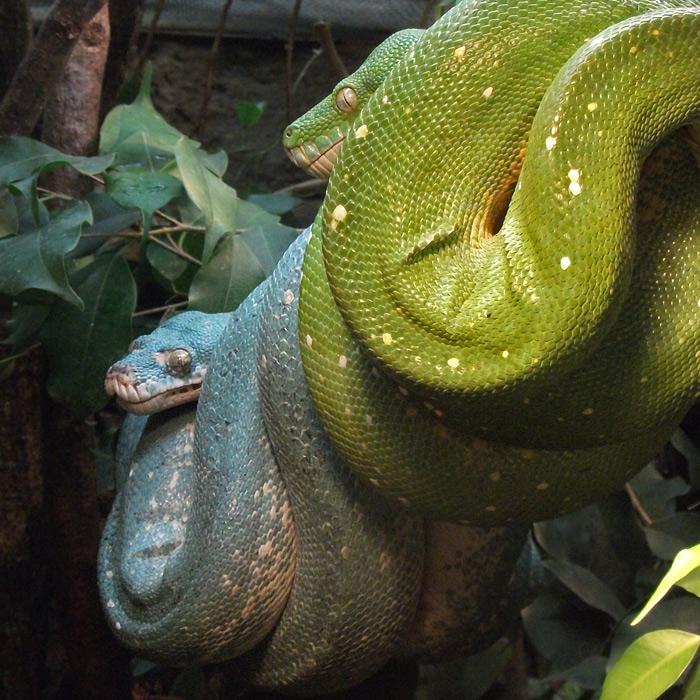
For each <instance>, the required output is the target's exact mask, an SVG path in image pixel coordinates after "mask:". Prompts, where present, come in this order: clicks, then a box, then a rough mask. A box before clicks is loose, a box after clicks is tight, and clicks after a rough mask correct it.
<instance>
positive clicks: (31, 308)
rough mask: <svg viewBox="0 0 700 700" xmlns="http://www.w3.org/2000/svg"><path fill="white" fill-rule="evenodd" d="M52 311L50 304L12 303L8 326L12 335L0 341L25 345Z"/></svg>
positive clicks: (5, 343)
mask: <svg viewBox="0 0 700 700" xmlns="http://www.w3.org/2000/svg"><path fill="white" fill-rule="evenodd" d="M49 311H51V305H50V304H22V303H20V302H15V303H14V304H12V316H11V318H10V319H9V320H8V322H7V324H6V326H7V329H8V330H9V331H10V335H9V336H8V337H7V338H5V340H3V341H0V342H1V343H2V344H3V345H23V344H24V343H26V342H27V341H28V340H29V339H30V338H31V337H32V336H33V335H34V334H35V333H36V332H37V331H38V330H39V328H41V324H42V323H43V322H44V320H45V319H46V317H47V316H48V315H49Z"/></svg>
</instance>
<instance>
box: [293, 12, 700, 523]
mask: <svg viewBox="0 0 700 700" xmlns="http://www.w3.org/2000/svg"><path fill="white" fill-rule="evenodd" d="M699 12H700V10H699V9H698V5H697V3H694V2H656V1H654V2H645V1H642V0H638V1H627V2H619V1H615V2H566V3H556V4H555V3H550V2H542V1H534V0H533V1H530V2H528V1H512V2H486V1H485V2H462V3H460V4H459V5H458V6H457V7H455V8H454V10H453V11H451V12H449V13H448V14H446V15H445V16H444V17H443V18H442V19H440V20H439V21H438V22H436V23H435V25H434V26H433V27H431V28H430V29H429V30H427V31H426V32H425V34H423V35H422V37H421V38H420V39H419V40H418V41H417V42H416V43H415V44H414V46H413V47H412V48H411V49H410V50H409V51H408V53H407V54H405V55H404V56H403V57H402V58H401V59H400V60H399V61H398V62H397V63H396V65H395V66H394V67H393V69H392V70H391V71H390V73H389V75H388V76H387V78H386V79H385V80H384V81H383V82H382V84H381V86H380V87H379V88H378V89H377V90H376V91H375V92H374V93H373V94H372V96H371V98H370V99H369V100H368V101H367V102H366V104H365V105H364V107H362V109H361V111H360V113H359V116H357V121H355V122H353V123H352V127H351V128H350V129H349V130H348V133H347V137H346V138H345V140H344V143H343V146H342V148H341V149H340V152H339V154H338V160H337V164H336V167H335V168H334V169H333V172H332V174H331V177H330V180H329V184H328V189H327V192H326V197H325V200H324V204H323V207H322V209H321V211H320V213H319V216H318V218H317V220H316V222H315V223H314V229H313V230H314V235H313V237H312V240H311V243H310V246H309V250H308V251H307V253H306V257H305V262H304V279H303V283H302V290H301V302H300V311H299V315H300V325H301V334H302V353H303V362H304V368H305V370H306V376H307V379H308V382H309V385H310V388H311V392H312V396H313V399H314V402H315V405H316V407H317V409H318V411H319V414H320V415H321V417H322V420H323V424H324V427H325V428H326V430H327V431H328V433H329V435H330V436H331V439H332V440H333V442H334V444H335V445H336V447H337V448H338V450H339V451H340V453H341V454H342V456H343V457H344V458H345V459H346V460H347V462H348V463H349V464H350V466H351V467H352V468H353V469H354V470H355V471H356V472H357V473H358V474H361V475H362V476H363V478H365V479H367V480H368V481H370V482H371V483H372V484H374V485H375V486H377V487H378V488H380V489H381V490H382V491H383V492H384V493H386V494H387V495H389V496H391V497H392V498H396V499H399V500H401V501H402V502H407V503H410V504H411V505H412V506H413V507H415V508H416V509H418V510H420V511H421V512H424V513H427V514H430V515H432V516H435V517H439V518H443V519H447V520H457V521H461V522H466V523H470V524H475V525H492V524H499V523H504V522H527V521H532V520H537V519H544V518H548V517H552V516H556V515H559V514H561V513H563V512H565V511H568V510H571V509H573V508H577V507H580V506H583V505H585V504H586V503H588V502H590V501H591V500H593V499H595V498H597V497H598V496H600V495H602V494H604V493H606V492H609V491H610V490H611V489H612V488H614V487H616V486H617V485H619V484H620V483H622V482H623V481H624V480H625V479H626V478H628V477H629V476H630V475H631V474H633V473H635V471H637V470H638V469H639V468H641V466H642V465H644V464H645V463H646V462H647V461H648V459H649V458H650V457H651V456H652V455H654V454H655V453H656V452H657V451H658V450H659V448H660V446H661V445H662V444H663V442H664V441H665V440H666V439H667V438H668V436H669V435H670V433H671V432H672V431H673V429H674V428H675V426H676V425H677V424H678V422H679V421H680V418H681V417H682V416H683V414H684V413H685V412H686V411H687V409H688V407H689V406H690V405H691V404H692V403H693V402H694V401H695V400H696V398H697V396H698V378H699V377H700V372H699V369H700V355H699V351H698V348H700V336H699V333H698V331H699V328H700V325H699V324H698V323H697V322H696V319H697V316H698V302H699V301H700V276H698V274H697V272H698V260H699V257H698V254H699V252H700V238H699V237H698V236H697V235H696V231H697V230H698V228H699V226H698V215H699V210H698V204H699V199H698V198H699V192H700V189H699V188H698V184H699V180H698V172H697V163H696V158H695V154H696V152H697V151H696V148H695V144H696V142H697V139H696V128H695V121H694V120H695V119H697V117H698V113H699V110H700V93H699V92H698V88H697V78H696V75H697V60H696V59H697V51H698V48H699V47H700V39H699V38H698V27H699V26H700V18H699V17H698V13H699ZM344 86H345V83H344V82H341V83H340V84H339V86H338V88H337V91H336V93H335V95H334V97H333V98H331V99H333V100H335V101H336V102H337V101H338V100H339V99H340V93H341V92H342V90H343V89H344ZM329 107H330V105H329ZM304 120H305V118H302V120H300V122H297V123H296V124H295V125H292V126H291V127H290V128H289V129H288V131H287V135H286V139H287V146H288V147H289V148H290V149H292V151H293V155H295V156H296V159H297V160H300V157H299V156H298V153H299V152H300V151H301V152H303V151H304V150H307V151H308V148H306V147H304V146H303V145H302V140H303V128H302V126H303V123H304ZM300 124H301V125H302V126H300Z"/></svg>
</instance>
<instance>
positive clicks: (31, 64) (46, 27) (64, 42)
mask: <svg viewBox="0 0 700 700" xmlns="http://www.w3.org/2000/svg"><path fill="white" fill-rule="evenodd" d="M106 1H107V0H55V2H54V4H53V5H52V6H51V10H50V11H49V15H48V17H47V18H46V21H45V22H44V24H43V26H42V28H41V31H40V32H39V34H38V35H37V37H36V40H35V41H34V44H33V45H32V48H31V50H30V51H29V53H28V54H27V55H26V56H25V57H24V59H23V61H22V63H21V64H20V66H19V68H18V69H17V72H16V73H15V77H14V79H13V80H12V84H11V85H10V87H9V89H8V90H7V93H6V94H5V97H4V99H3V101H2V104H0V136H2V135H6V134H20V135H24V136H27V135H30V134H31V133H32V131H33V130H34V127H35V126H36V123H37V122H38V121H39V117H40V115H41V111H42V109H43V107H44V103H45V102H46V98H47V97H48V95H49V93H50V92H51V90H52V89H53V87H54V85H55V84H56V82H57V80H58V77H59V76H60V74H61V72H62V71H63V67H64V65H65V64H66V61H67V60H68V56H69V55H70V52H71V50H72V49H73V46H74V45H75V43H76V42H77V41H78V38H79V37H80V35H81V33H82V31H83V28H84V27H85V25H86V24H87V23H88V22H89V21H90V20H91V19H92V18H93V17H94V16H95V15H96V14H97V12H99V11H100V10H101V9H102V7H103V6H104V4H105V3H106Z"/></svg>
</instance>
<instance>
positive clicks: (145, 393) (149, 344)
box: [105, 311, 230, 415]
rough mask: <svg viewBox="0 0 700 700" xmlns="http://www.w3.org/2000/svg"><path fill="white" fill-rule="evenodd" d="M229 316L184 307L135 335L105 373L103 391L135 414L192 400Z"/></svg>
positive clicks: (199, 388) (194, 398)
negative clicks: (122, 353)
mask: <svg viewBox="0 0 700 700" xmlns="http://www.w3.org/2000/svg"><path fill="white" fill-rule="evenodd" d="M229 316H230V314H205V313H201V312H199V311H187V312H185V313H183V314H180V315H178V316H175V317H173V318H170V319H168V320H167V321H166V322H165V323H164V324H163V325H162V326H159V327H158V328H156V329H155V330H154V331H153V332H152V333H150V334H149V335H142V336H140V337H138V338H136V340H134V342H133V343H132V344H131V347H130V348H129V354H128V355H127V356H126V357H124V358H123V359H121V360H119V362H115V363H114V364H113V365H112V366H111V367H110V368H109V370H108V371H107V376H106V378H105V391H106V392H107V394H108V395H110V396H116V399H117V403H118V404H119V405H120V406H122V408H124V409H125V410H126V411H128V412H129V413H133V414H135V415H146V414H151V413H156V412H158V411H163V410H165V409H168V408H172V407H173V406H177V405H179V404H182V403H187V402H189V401H195V400H196V399H197V398H198V397H199V392H200V390H201V388H202V382H203V381H204V377H205V375H206V373H207V368H208V366H209V363H210V361H211V355H212V351H213V350H214V347H215V346H216V342H217V340H218V339H219V336H220V334H221V331H223V329H224V328H225V326H226V323H227V322H228V319H229Z"/></svg>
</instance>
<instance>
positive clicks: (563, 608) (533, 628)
mask: <svg viewBox="0 0 700 700" xmlns="http://www.w3.org/2000/svg"><path fill="white" fill-rule="evenodd" d="M522 617H523V624H524V627H525V632H526V633H527V636H528V639H529V640H530V642H531V643H532V644H533V645H534V646H535V647H536V649H537V650H538V651H539V652H540V653H541V654H542V656H544V658H546V659H547V660H549V661H551V662H552V665H553V666H554V668H556V669H564V668H573V667H574V666H578V665H579V664H580V663H581V662H583V661H584V660H585V659H586V658H588V657H589V656H594V655H600V654H601V653H602V652H603V649H604V648H605V645H606V643H607V640H608V637H609V634H610V623H609V618H606V617H605V618H604V617H603V615H594V614H591V610H590V608H584V607H583V606H582V605H581V604H580V602H579V601H578V600H576V598H575V596H574V595H573V594H572V593H570V592H569V591H567V590H566V589H564V588H563V587H561V586H559V587H557V589H555V590H552V591H547V592H545V593H542V594H541V595H539V596H538V597H537V598H536V599H535V600H534V601H533V602H532V603H531V604H530V605H528V606H527V607H526V608H525V609H524V610H523V611H522Z"/></svg>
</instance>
